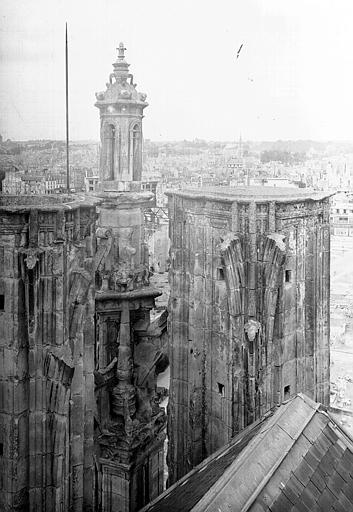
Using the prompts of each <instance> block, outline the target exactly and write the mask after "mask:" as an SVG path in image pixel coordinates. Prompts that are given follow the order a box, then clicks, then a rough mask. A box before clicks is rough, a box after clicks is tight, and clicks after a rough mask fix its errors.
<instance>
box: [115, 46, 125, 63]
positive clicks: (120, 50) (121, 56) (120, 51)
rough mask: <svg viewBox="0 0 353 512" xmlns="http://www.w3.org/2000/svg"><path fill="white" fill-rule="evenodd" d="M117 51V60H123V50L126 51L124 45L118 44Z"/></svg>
mask: <svg viewBox="0 0 353 512" xmlns="http://www.w3.org/2000/svg"><path fill="white" fill-rule="evenodd" d="M117 50H118V52H119V53H118V58H119V59H120V60H123V59H124V58H125V53H124V52H125V50H126V48H125V47H124V43H120V44H119V47H118V48H117Z"/></svg>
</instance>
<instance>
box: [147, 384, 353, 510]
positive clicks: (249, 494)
mask: <svg viewBox="0 0 353 512" xmlns="http://www.w3.org/2000/svg"><path fill="white" fill-rule="evenodd" d="M230 510H232V511H233V512H245V511H249V512H255V511H256V512H284V511H286V512H290V511H291V512H298V511H303V512H312V511H314V510H315V511H326V510H332V511H334V510H335V511H347V512H348V511H349V510H353V440H352V438H351V437H350V436H349V435H348V434H347V433H346V432H345V431H344V430H343V429H342V428H341V427H340V426H339V424H338V423H336V421H335V419H334V418H333V417H332V416H331V414H330V413H328V412H327V410H326V409H325V408H324V407H323V406H321V405H320V404H318V403H315V402H313V401H312V400H311V399H309V398H308V397H306V396H305V395H302V394H298V395H297V396H296V397H294V398H293V399H292V400H290V401H289V402H288V403H287V404H283V405H282V406H281V407H279V408H278V409H277V410H275V412H274V413H272V414H269V415H268V416H267V417H265V418H263V419H262V420H260V421H258V422H256V423H254V424H253V425H251V426H250V427H248V428H247V429H245V430H244V431H243V432H241V433H240V434H239V435H238V436H236V437H235V438H234V439H233V440H232V441H231V442H230V443H229V444H227V445H226V446H225V447H224V448H222V449H221V450H219V451H218V452H216V453H214V454H213V455H211V456H210V457H209V458H208V459H206V460H204V461H203V462H202V463H201V464H200V465H199V466H197V467H196V468H194V469H193V470H192V471H190V473H188V474H187V475H185V476H184V477H183V478H182V479H181V480H179V481H178V482H177V483H176V484H174V485H173V486H171V487H170V488H169V489H167V490H166V491H165V492H164V493H163V494H161V495H160V496H159V497H158V498H156V500H154V501H152V502H151V503H150V504H149V505H147V506H146V507H145V508H144V509H142V511H141V512H147V511H148V512H166V511H167V512H227V511H230Z"/></svg>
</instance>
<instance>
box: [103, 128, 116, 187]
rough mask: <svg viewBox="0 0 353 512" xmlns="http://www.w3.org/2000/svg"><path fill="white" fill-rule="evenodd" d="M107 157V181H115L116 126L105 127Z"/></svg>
mask: <svg viewBox="0 0 353 512" xmlns="http://www.w3.org/2000/svg"><path fill="white" fill-rule="evenodd" d="M105 139H106V155H107V168H108V169H107V170H108V172H107V174H108V175H107V179H108V180H113V179H114V166H115V126H114V125H113V124H108V125H106V127H105Z"/></svg>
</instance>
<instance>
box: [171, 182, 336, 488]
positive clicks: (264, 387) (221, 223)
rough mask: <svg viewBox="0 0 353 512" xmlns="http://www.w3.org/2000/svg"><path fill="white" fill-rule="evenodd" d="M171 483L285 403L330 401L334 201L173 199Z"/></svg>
mask: <svg viewBox="0 0 353 512" xmlns="http://www.w3.org/2000/svg"><path fill="white" fill-rule="evenodd" d="M169 218H170V226H171V233H170V236H171V249H170V255H171V270H170V288H171V295H170V301H169V317H168V323H169V354H170V362H171V388H170V401H169V415H168V436H169V453H168V464H169V478H170V480H169V483H173V482H175V481H176V480H177V479H178V478H180V477H181V476H183V475H184V474H185V473H187V472H188V471H189V470H190V469H191V468H192V467H193V466H194V465H196V464H198V463H199V462H200V461H201V460H202V459H204V458H205V457H206V456H208V455H210V454H211V453H212V452H213V451H215V450H216V449H217V448H219V447H221V446H223V445H224V444H225V443H226V442H227V441H229V439H230V438H231V437H232V436H234V435H235V434H236V433H237V432H239V431H241V430H242V429H243V428H244V427H245V426H247V425H249V424H250V423H252V422H253V421H254V420H256V419H257V418H259V417H262V416H263V415H264V414H265V413H266V411H268V410H269V409H270V408H271V407H273V406H274V405H276V404H279V403H281V402H282V401H284V400H285V399H287V398H289V397H290V396H292V395H294V394H296V393H298V392H304V393H305V394H307V395H308V396H309V397H311V398H313V399H314V400H316V401H320V402H322V403H324V404H327V405H328V403H329V248H330V233H329V224H328V223H329V199H328V198H327V197H325V196H324V194H322V195H321V196H316V197H314V196H312V195H310V194H305V193H304V194H301V193H298V192H297V194H296V195H295V196H293V191H285V190H281V191H278V190H275V191H274V193H273V194H272V193H271V190H268V191H267V195H266V196H264V194H261V193H260V191H259V190H258V189H256V190H253V189H252V188H251V187H249V188H247V189H243V190H240V191H238V190H237V189H224V190H223V189H222V188H220V189H205V190H204V189H199V190H186V191H183V192H175V193H173V192H170V193H169Z"/></svg>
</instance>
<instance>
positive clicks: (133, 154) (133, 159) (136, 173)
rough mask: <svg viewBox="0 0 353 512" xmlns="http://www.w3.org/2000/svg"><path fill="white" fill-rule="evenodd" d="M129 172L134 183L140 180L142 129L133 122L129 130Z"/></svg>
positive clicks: (139, 124) (138, 124)
mask: <svg viewBox="0 0 353 512" xmlns="http://www.w3.org/2000/svg"><path fill="white" fill-rule="evenodd" d="M129 132H130V133H129V149H130V151H129V171H130V175H131V176H132V179H133V180H134V181H140V180H141V154H142V129H141V123H138V122H136V121H133V122H132V123H131V125H130V130H129Z"/></svg>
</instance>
